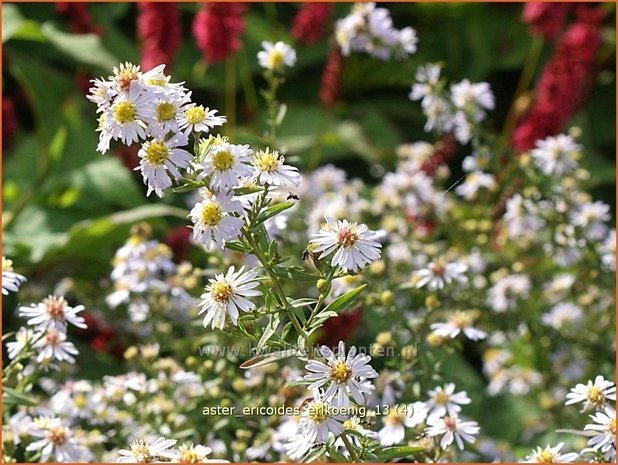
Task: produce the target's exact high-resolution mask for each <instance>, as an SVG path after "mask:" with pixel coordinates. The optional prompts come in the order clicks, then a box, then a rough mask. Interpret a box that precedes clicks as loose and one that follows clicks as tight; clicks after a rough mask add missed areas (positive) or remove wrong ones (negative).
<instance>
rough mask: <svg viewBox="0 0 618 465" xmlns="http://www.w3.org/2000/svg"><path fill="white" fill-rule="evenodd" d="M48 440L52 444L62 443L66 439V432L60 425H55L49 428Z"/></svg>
mask: <svg viewBox="0 0 618 465" xmlns="http://www.w3.org/2000/svg"><path fill="white" fill-rule="evenodd" d="M49 440H50V441H51V442H53V443H54V444H58V445H60V444H64V442H65V441H66V440H67V432H66V430H65V429H64V428H62V427H56V428H52V429H50V430H49Z"/></svg>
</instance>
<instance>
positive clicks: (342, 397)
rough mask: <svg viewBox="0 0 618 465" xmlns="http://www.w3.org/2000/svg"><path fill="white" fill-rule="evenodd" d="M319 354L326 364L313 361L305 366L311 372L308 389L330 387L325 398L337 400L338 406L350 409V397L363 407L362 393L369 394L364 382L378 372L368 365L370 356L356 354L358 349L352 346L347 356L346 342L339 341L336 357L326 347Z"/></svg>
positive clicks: (374, 376) (308, 378) (308, 377)
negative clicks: (362, 381) (362, 382)
mask: <svg viewBox="0 0 618 465" xmlns="http://www.w3.org/2000/svg"><path fill="white" fill-rule="evenodd" d="M320 353H321V354H322V356H323V357H324V358H325V359H326V363H323V362H320V361H317V360H311V361H310V362H309V363H307V365H306V366H305V369H306V370H307V371H310V372H311V373H310V374H308V375H306V376H305V379H306V380H309V381H313V382H312V383H311V384H310V385H309V389H318V388H321V387H322V386H325V385H327V389H326V392H325V393H324V397H325V398H327V399H330V398H331V397H335V398H336V399H337V405H339V406H341V407H348V406H349V405H350V401H349V396H350V395H351V396H352V398H353V399H354V401H355V402H356V403H358V404H360V405H364V404H365V402H366V400H365V397H364V395H363V394H365V393H368V392H369V391H367V389H366V387H365V386H363V384H361V382H360V381H361V380H365V379H368V378H376V377H377V376H378V373H377V372H376V371H375V370H374V369H373V368H372V367H371V366H370V365H369V364H368V363H369V361H370V360H371V357H370V356H369V355H363V354H357V353H356V347H354V346H352V347H350V350H349V352H348V353H347V355H346V351H345V343H344V342H343V341H340V342H339V346H338V349H337V354H334V353H333V351H332V350H330V349H329V348H328V347H326V346H322V347H321V348H320Z"/></svg>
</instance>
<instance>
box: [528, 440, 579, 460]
mask: <svg viewBox="0 0 618 465" xmlns="http://www.w3.org/2000/svg"><path fill="white" fill-rule="evenodd" d="M562 446H564V442H561V443H559V444H558V445H556V446H554V447H551V446H550V445H549V444H548V445H547V447H545V448H544V449H543V448H541V447H537V448H536V449H535V450H534V451H533V452H532V454H530V455H529V456H528V457H526V460H524V463H569V462H574V461H575V460H576V459H577V454H576V453H568V454H561V453H560V449H562Z"/></svg>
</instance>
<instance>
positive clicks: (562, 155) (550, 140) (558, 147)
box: [530, 134, 582, 176]
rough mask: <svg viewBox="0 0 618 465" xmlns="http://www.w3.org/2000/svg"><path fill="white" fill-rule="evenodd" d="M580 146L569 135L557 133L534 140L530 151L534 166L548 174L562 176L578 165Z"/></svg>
mask: <svg viewBox="0 0 618 465" xmlns="http://www.w3.org/2000/svg"><path fill="white" fill-rule="evenodd" d="M581 150H582V147H581V145H579V144H577V143H575V141H574V140H573V138H572V137H571V136H567V135H565V134H559V135H557V136H555V137H551V136H550V137H547V138H545V139H543V140H538V141H536V144H535V148H534V149H533V150H532V151H531V152H530V153H531V155H532V159H533V160H534V163H535V164H536V166H537V167H538V168H539V169H540V170H541V171H542V172H543V173H545V174H546V175H548V176H562V175H564V174H567V173H570V172H571V171H573V170H574V169H575V168H577V167H578V166H579V164H578V162H577V160H578V159H579V157H580V154H581Z"/></svg>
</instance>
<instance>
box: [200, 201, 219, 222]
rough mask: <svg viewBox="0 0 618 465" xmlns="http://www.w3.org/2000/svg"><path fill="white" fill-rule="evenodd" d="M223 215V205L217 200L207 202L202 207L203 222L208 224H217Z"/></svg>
mask: <svg viewBox="0 0 618 465" xmlns="http://www.w3.org/2000/svg"><path fill="white" fill-rule="evenodd" d="M222 216H223V214H222V212H221V207H220V206H219V204H217V203H215V202H208V203H205V204H204V206H203V207H202V222H203V223H204V224H205V225H206V226H216V225H218V224H219V221H221V217H222Z"/></svg>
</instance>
